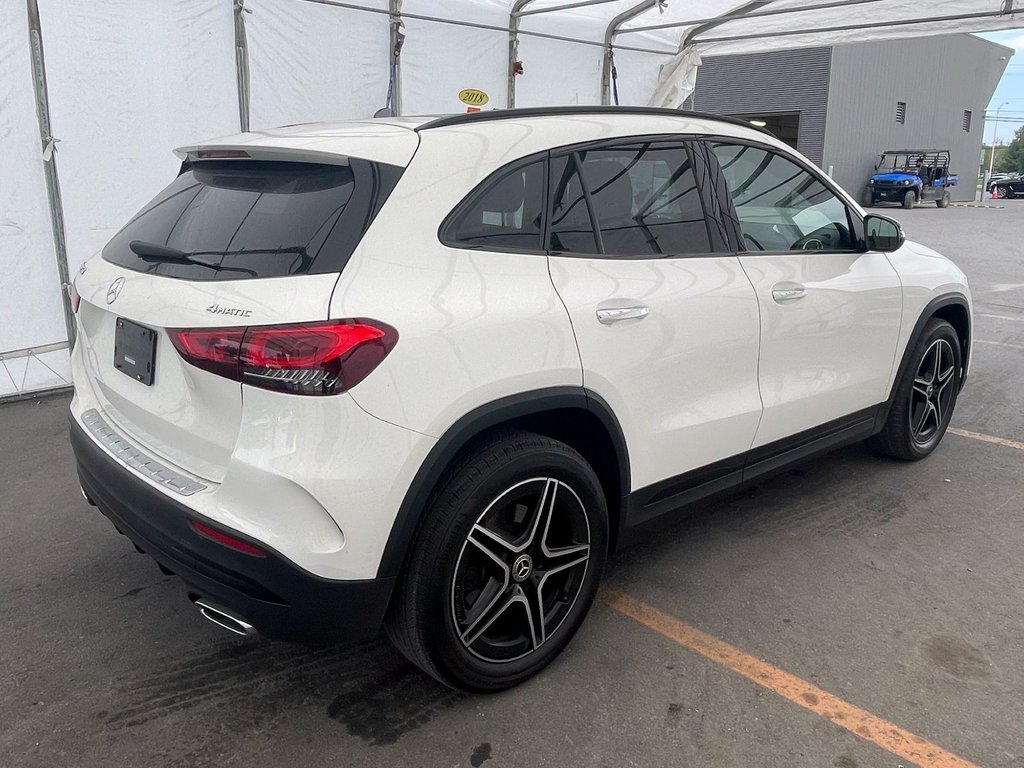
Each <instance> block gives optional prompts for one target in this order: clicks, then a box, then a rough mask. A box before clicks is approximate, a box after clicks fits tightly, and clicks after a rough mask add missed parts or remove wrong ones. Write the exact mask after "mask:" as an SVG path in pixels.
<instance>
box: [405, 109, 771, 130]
mask: <svg viewBox="0 0 1024 768" xmlns="http://www.w3.org/2000/svg"><path fill="white" fill-rule="evenodd" d="M566 115H662V116H667V117H695V118H699V119H701V120H721V121H722V122H725V123H732V124H733V125H742V126H743V127H744V128H750V129H751V130H753V131H762V133H763V132H765V131H764V130H763V129H761V128H758V127H757V126H755V125H751V124H750V123H749V122H748V121H746V120H742V119H740V118H738V117H728V116H726V115H716V114H713V113H711V112H690V111H687V110H684V109H668V108H665V107H613V106H599V105H590V106H584V105H575V104H574V105H571V106H564V107H519V108H516V109H491V110H488V111H486V112H466V113H461V114H455V115H445V116H443V117H438V118H435V119H433V120H428V121H427V122H425V123H421V124H420V125H418V126H416V129H415V130H416V131H425V130H428V129H430V128H447V127H449V126H452V125H464V124H467V123H481V122H490V121H492V120H515V119H517V118H520V117H563V116H566Z"/></svg>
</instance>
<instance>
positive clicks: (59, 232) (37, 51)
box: [27, 0, 75, 345]
mask: <svg viewBox="0 0 1024 768" xmlns="http://www.w3.org/2000/svg"><path fill="white" fill-rule="evenodd" d="M27 4H28V36H29V48H30V49H31V57H32V86H33V88H34V90H35V95H36V116H37V117H38V119H39V136H40V139H41V140H42V156H43V172H44V173H45V176H46V196H47V198H48V200H49V203H50V225H51V226H52V228H53V248H54V251H55V253H56V257H57V275H58V277H59V278H60V284H61V304H62V306H63V308H64V327H65V331H66V333H67V340H68V344H69V345H73V344H74V343H75V314H74V312H73V311H72V310H71V296H70V295H69V294H68V290H67V289H68V286H69V284H70V282H71V276H70V273H69V270H68V250H67V241H66V239H65V236H64V204H63V202H62V201H61V197H60V179H59V177H58V176H57V152H56V142H57V141H58V139H55V138H54V137H53V136H52V134H51V125H50V97H49V95H48V93H47V89H46V66H45V64H44V61H43V30H42V25H41V24H40V23H39V4H38V3H37V1H36V0H27Z"/></svg>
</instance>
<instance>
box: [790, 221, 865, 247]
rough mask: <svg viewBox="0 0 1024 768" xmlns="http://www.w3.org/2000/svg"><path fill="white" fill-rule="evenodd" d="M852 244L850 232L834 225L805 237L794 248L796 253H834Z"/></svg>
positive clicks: (840, 225)
mask: <svg viewBox="0 0 1024 768" xmlns="http://www.w3.org/2000/svg"><path fill="white" fill-rule="evenodd" d="M850 242H851V240H850V230H848V229H847V228H846V227H844V226H843V225H842V224H837V223H832V224H826V225H825V226H824V227H820V228H819V229H816V230H814V231H813V232H810V233H808V234H806V235H804V236H803V237H801V238H800V239H799V240H797V241H796V242H795V243H793V246H792V247H793V250H794V251H834V250H836V249H837V248H842V247H844V246H845V245H846V244H848V243H850Z"/></svg>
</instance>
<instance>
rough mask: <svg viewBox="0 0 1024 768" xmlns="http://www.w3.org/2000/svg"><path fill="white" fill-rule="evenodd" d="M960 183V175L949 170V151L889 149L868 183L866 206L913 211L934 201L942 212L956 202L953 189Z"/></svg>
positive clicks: (881, 157) (882, 155) (884, 153)
mask: <svg viewBox="0 0 1024 768" xmlns="http://www.w3.org/2000/svg"><path fill="white" fill-rule="evenodd" d="M956 183H957V176H956V174H953V173H951V172H950V170H949V150H945V149H888V150H886V151H885V152H883V153H882V154H881V155H879V157H878V163H876V164H875V173H874V175H873V176H872V177H871V178H870V179H868V185H867V193H866V194H865V196H864V202H865V203H866V204H867V205H868V206H872V205H877V204H878V203H897V204H899V205H902V206H903V207H904V208H913V207H914V206H915V205H917V204H918V203H919V202H922V201H926V200H934V201H935V205H937V206H938V207H939V208H945V207H946V206H948V205H949V203H950V201H951V200H952V195H951V193H950V191H949V189H950V187H955V186H956Z"/></svg>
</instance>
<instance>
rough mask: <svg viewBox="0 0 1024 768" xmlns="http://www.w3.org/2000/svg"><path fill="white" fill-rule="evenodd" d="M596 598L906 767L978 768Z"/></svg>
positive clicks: (675, 626) (628, 604) (760, 666)
mask: <svg viewBox="0 0 1024 768" xmlns="http://www.w3.org/2000/svg"><path fill="white" fill-rule="evenodd" d="M601 593H602V594H601V596H602V599H603V600H604V601H605V602H606V603H607V604H608V605H610V606H611V607H612V608H614V609H615V610H616V611H618V612H619V613H621V614H622V615H623V616H627V617H629V618H631V619H633V620H634V621H636V622H638V623H639V624H642V625H643V626H645V627H647V628H648V629H651V630H653V631H655V632H657V633H658V634H659V635H662V636H663V637H666V638H668V639H669V640H672V641H673V642H675V643H677V644H678V645H681V646H682V647H684V648H687V649H689V650H691V651H694V652H695V653H698V654H700V655H701V656H703V657H704V658H706V659H708V660H710V661H713V662H715V663H716V664H719V665H721V666H723V667H725V668H726V669H729V670H731V671H733V672H735V673H736V674H739V675H742V676H743V677H745V678H747V679H748V680H751V681H753V682H755V683H757V684H758V685H760V686H762V687H764V688H767V689H768V690H770V691H772V692H774V693H776V694H778V695H779V696H781V697H782V698H784V699H788V700H789V701H791V702H793V703H794V704H797V705H799V706H801V707H803V708H804V709H807V710H810V711H811V712H813V713H814V714H816V715H818V716H820V717H823V718H825V719H826V720H828V721H830V722H832V723H835V724H836V725H838V726H839V727H840V728H843V729H844V730H847V731H849V732H850V733H852V734H854V735H855V736H858V737H860V738H861V739H864V740H865V741H868V742H871V743H872V744H874V745H876V746H878V747H881V748H882V749H884V750H886V751H888V752H891V753H892V754H894V755H897V756H898V757H900V758H902V759H903V760H906V761H907V762H910V763H914V764H916V765H918V766H920V768H978V767H977V766H976V765H975V764H974V763H971V762H969V761H967V760H965V759H963V758H962V757H959V756H958V755H954V754H953V753H952V752H948V751H946V750H945V749H943V748H942V747H940V746H938V745H937V744H933V743H931V742H930V741H928V740H927V739H924V738H922V737H920V736H918V735H916V734H914V733H911V732H910V731H908V730H906V729H904V728H901V727H899V726H898V725H896V724H895V723H890V722H889V721H888V720H884V719H883V718H881V717H878V716H877V715H873V714H872V713H870V712H868V711H867V710H865V709H861V708H860V707H858V706H855V705H853V704H850V703H849V702H847V701H844V700H843V699H840V698H839V697H838V696H835V695H834V694H831V693H829V692H828V691H825V690H822V689H821V688H818V687H817V686H816V685H813V684H811V683H809V682H807V681H806V680H803V679H801V678H799V677H796V676H795V675H791V674H790V673H789V672H786V671H785V670H783V669H780V668H779V667H776V666H774V665H773V664H769V663H768V662H766V661H762V660H761V659H758V658H757V657H755V656H751V655H750V654H749V653H746V652H744V651H741V650H740V649H739V648H736V647H735V646H732V645H730V644H729V643H727V642H725V641H724V640H719V639H718V638H717V637H713V636H712V635H709V634H707V633H706V632H702V631H701V630H699V629H697V628H696V627H692V626H690V625H689V624H687V623H686V622H684V621H680V620H679V619H677V618H675V617H674V616H670V615H669V614H667V613H664V612H662V611H659V610H658V609H657V608H655V607H653V606H651V605H648V604H647V603H645V602H643V601H642V600H638V599H637V598H635V597H632V596H630V595H627V594H626V593H625V592H621V591H619V590H617V589H614V588H612V587H604V588H602V590H601Z"/></svg>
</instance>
